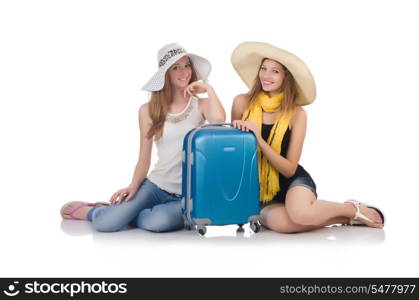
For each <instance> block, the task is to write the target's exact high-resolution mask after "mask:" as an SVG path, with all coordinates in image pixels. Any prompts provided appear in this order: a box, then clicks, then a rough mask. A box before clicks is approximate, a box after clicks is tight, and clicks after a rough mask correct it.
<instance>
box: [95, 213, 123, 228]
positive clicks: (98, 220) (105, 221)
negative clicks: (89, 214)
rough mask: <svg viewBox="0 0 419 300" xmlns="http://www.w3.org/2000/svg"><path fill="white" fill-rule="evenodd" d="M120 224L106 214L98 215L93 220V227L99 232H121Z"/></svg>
mask: <svg viewBox="0 0 419 300" xmlns="http://www.w3.org/2000/svg"><path fill="white" fill-rule="evenodd" d="M119 223H120V222H117V221H116V219H115V218H114V217H113V218H109V215H106V214H96V215H93V218H92V226H93V228H94V229H95V230H96V231H99V232H115V231H119V230H120V229H121V227H122V225H121V224H119Z"/></svg>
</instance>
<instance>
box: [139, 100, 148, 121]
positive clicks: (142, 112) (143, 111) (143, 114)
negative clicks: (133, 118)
mask: <svg viewBox="0 0 419 300" xmlns="http://www.w3.org/2000/svg"><path fill="white" fill-rule="evenodd" d="M149 109H150V104H149V103H148V102H147V103H144V104H142V105H141V106H140V109H139V110H138V117H139V118H140V119H145V120H150V111H149Z"/></svg>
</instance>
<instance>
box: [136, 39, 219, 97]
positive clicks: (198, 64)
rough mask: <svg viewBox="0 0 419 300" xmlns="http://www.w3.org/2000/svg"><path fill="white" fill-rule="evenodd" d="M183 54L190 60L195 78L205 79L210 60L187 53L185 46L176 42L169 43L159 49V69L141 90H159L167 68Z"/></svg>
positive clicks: (208, 71)
mask: <svg viewBox="0 0 419 300" xmlns="http://www.w3.org/2000/svg"><path fill="white" fill-rule="evenodd" d="M184 56H188V57H189V58H190V60H191V61H192V65H193V67H194V70H195V73H196V76H197V79H198V80H203V81H206V80H207V78H208V76H209V74H210V72H211V64H210V62H209V61H208V60H207V59H205V58H203V57H201V56H198V55H196V54H192V53H188V52H187V51H186V49H185V48H183V47H182V46H181V45H179V44H177V43H171V44H168V45H166V46H164V47H163V48H161V49H160V50H159V52H158V54H157V63H158V67H159V69H158V70H157V72H156V73H155V74H154V75H153V77H151V79H150V80H149V81H148V82H147V83H146V84H145V85H144V86H143V87H142V90H144V91H150V92H155V91H160V90H161V89H162V88H163V87H164V79H165V75H166V72H167V70H168V69H169V68H170V67H171V66H172V65H173V64H174V63H175V62H177V61H178V60H179V59H181V58H182V57H184Z"/></svg>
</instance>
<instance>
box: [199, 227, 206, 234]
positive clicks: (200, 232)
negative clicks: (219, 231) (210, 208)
mask: <svg viewBox="0 0 419 300" xmlns="http://www.w3.org/2000/svg"><path fill="white" fill-rule="evenodd" d="M198 233H199V234H200V235H202V236H204V235H205V233H207V228H206V227H205V226H198Z"/></svg>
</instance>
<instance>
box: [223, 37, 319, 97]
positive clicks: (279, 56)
mask: <svg viewBox="0 0 419 300" xmlns="http://www.w3.org/2000/svg"><path fill="white" fill-rule="evenodd" d="M264 58H269V59H273V60H275V61H277V62H279V63H281V64H282V65H284V66H285V67H286V68H287V69H288V70H289V71H290V73H291V74H292V76H293V77H294V79H295V83H296V86H297V94H298V95H297V98H296V103H297V104H299V105H307V104H311V103H313V101H314V99H315V98H316V84H315V82H314V78H313V75H311V72H310V69H309V68H308V67H307V65H306V64H305V63H304V62H303V61H302V60H301V59H300V58H298V57H297V56H295V55H294V54H292V53H290V52H288V51H286V50H283V49H281V48H277V47H275V46H272V45H270V44H268V43H261V42H244V43H241V44H240V45H238V46H237V47H236V48H235V49H234V51H233V53H232V54H231V62H232V64H233V67H234V69H235V70H236V71H237V73H238V74H239V76H240V78H241V79H242V80H243V81H244V83H245V84H246V85H247V86H248V87H249V88H252V86H253V84H254V80H255V78H256V76H257V75H258V72H259V68H260V64H261V63H262V60H263V59H264Z"/></svg>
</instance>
